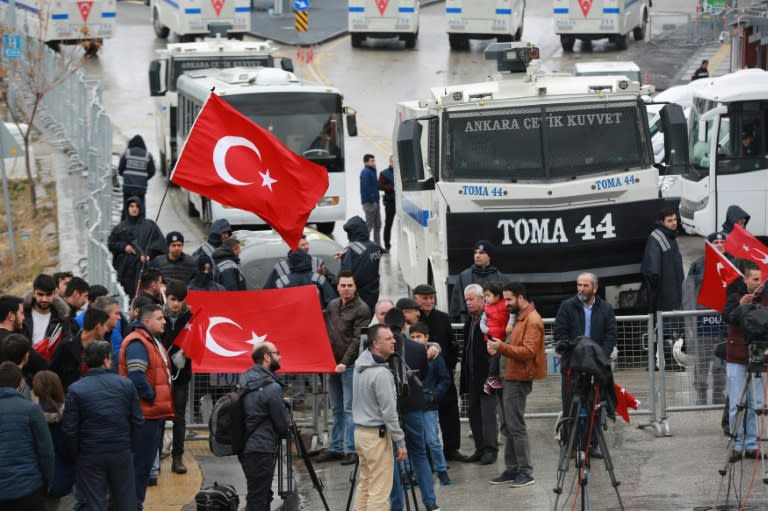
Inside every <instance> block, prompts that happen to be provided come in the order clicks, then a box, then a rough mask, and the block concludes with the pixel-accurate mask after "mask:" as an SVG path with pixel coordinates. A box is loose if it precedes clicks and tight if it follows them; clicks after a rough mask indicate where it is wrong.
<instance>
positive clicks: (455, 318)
mask: <svg viewBox="0 0 768 511" xmlns="http://www.w3.org/2000/svg"><path fill="white" fill-rule="evenodd" d="M494 281H496V282H502V283H503V282H504V281H505V279H504V274H502V273H501V272H500V271H499V269H498V268H496V267H495V266H494V265H492V264H490V265H488V266H486V267H485V268H481V267H479V266H478V265H476V264H473V265H472V266H470V267H469V268H467V269H466V270H464V271H462V272H461V273H459V278H458V279H457V280H456V284H455V285H454V286H453V291H452V292H451V303H450V310H449V311H448V315H449V316H450V318H451V321H452V322H453V323H464V322H465V321H466V320H467V304H466V303H464V289H466V287H467V286H468V285H470V284H479V285H480V286H485V285H486V284H488V283H489V282H494Z"/></svg>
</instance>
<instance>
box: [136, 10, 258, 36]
mask: <svg viewBox="0 0 768 511" xmlns="http://www.w3.org/2000/svg"><path fill="white" fill-rule="evenodd" d="M150 12H151V15H150V16H151V22H152V27H153V28H154V30H155V35H156V36H157V37H159V38H161V39H166V38H167V37H168V34H169V33H170V32H171V31H173V33H174V34H176V37H177V38H178V39H179V41H180V42H190V41H194V40H195V38H196V37H204V36H206V35H208V34H209V33H212V32H214V31H216V29H217V28H218V29H220V30H225V31H226V32H227V35H228V36H229V37H233V38H236V39H242V38H243V35H245V34H246V33H248V32H250V31H251V2H250V0H182V1H179V0H151V3H150Z"/></svg>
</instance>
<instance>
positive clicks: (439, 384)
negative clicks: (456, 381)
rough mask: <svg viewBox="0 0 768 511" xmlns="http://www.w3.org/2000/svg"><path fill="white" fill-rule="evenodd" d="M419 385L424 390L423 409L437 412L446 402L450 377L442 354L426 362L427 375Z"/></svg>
mask: <svg viewBox="0 0 768 511" xmlns="http://www.w3.org/2000/svg"><path fill="white" fill-rule="evenodd" d="M421 383H422V385H423V389H424V403H425V404H424V408H425V409H427V410H437V408H438V406H439V405H441V404H443V403H445V402H446V401H447V399H446V398H447V397H448V389H449V388H450V387H451V376H450V374H449V373H448V368H447V367H446V365H445V358H444V357H443V354H442V353H441V354H439V355H438V356H437V358H433V359H432V360H427V374H426V375H425V376H424V377H423V378H422V379H421Z"/></svg>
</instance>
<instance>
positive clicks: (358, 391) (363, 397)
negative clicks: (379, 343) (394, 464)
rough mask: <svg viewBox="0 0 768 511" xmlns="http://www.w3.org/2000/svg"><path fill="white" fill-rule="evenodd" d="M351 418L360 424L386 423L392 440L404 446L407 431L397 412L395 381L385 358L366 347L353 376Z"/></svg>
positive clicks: (400, 446)
mask: <svg viewBox="0 0 768 511" xmlns="http://www.w3.org/2000/svg"><path fill="white" fill-rule="evenodd" d="M352 420H353V421H354V422H355V425H357V426H364V427H378V426H386V428H387V431H388V432H389V435H390V437H391V438H392V442H393V443H394V444H395V445H396V446H397V447H398V448H402V447H405V433H403V429H402V428H401V427H400V422H399V420H398V414H397V400H396V395H395V382H394V376H392V372H391V371H390V370H389V367H388V366H387V363H386V362H385V361H383V360H381V361H377V360H375V359H374V358H373V355H372V354H371V351H370V350H363V352H362V353H361V354H360V359H359V361H358V363H357V364H355V372H354V374H353V376H352Z"/></svg>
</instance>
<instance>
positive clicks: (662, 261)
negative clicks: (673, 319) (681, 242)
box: [640, 224, 685, 312]
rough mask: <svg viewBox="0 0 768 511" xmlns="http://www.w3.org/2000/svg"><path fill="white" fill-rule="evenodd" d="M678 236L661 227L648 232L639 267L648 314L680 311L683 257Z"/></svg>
mask: <svg viewBox="0 0 768 511" xmlns="http://www.w3.org/2000/svg"><path fill="white" fill-rule="evenodd" d="M676 237H677V233H676V232H674V231H670V230H669V229H667V228H666V227H664V226H663V225H661V224H658V225H657V226H656V228H655V229H654V230H653V232H651V235H650V236H649V237H648V241H647V242H646V244H645V253H644V254H643V261H642V263H641V265H640V269H641V272H642V274H643V291H644V293H645V298H646V300H647V303H648V311H649V312H656V311H671V310H679V309H680V308H681V307H682V304H683V278H684V277H685V275H684V272H683V256H682V255H680V248H679V247H678V246H677V240H676V239H675V238H676Z"/></svg>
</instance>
